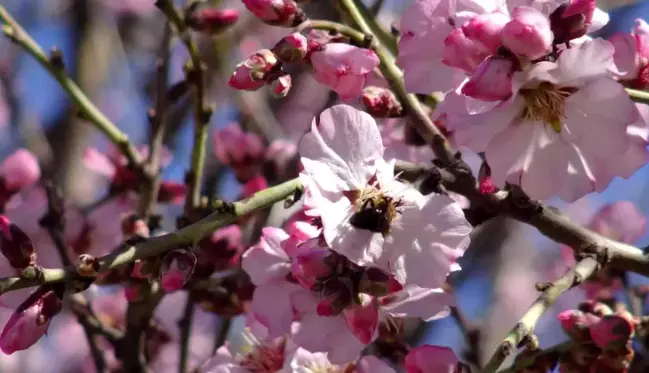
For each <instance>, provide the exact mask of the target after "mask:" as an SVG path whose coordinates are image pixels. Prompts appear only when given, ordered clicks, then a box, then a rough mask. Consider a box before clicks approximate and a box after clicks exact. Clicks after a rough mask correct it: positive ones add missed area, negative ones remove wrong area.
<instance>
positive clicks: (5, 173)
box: [0, 149, 41, 207]
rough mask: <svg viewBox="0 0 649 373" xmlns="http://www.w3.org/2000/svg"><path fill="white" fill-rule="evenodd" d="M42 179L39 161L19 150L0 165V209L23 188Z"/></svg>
mask: <svg viewBox="0 0 649 373" xmlns="http://www.w3.org/2000/svg"><path fill="white" fill-rule="evenodd" d="M40 177H41V169H40V167H39V165H38V160H37V159H36V157H34V155H33V154H32V153H30V152H29V151H28V150H26V149H18V150H16V151H15V152H14V153H13V154H11V155H10V156H8V157H7V158H5V160H4V161H2V164H0V207H1V206H4V205H5V204H6V203H7V201H8V200H9V198H11V196H13V195H14V194H15V193H17V192H18V191H20V190H21V189H23V188H26V187H28V186H31V185H32V184H34V183H36V182H37V181H38V179H40Z"/></svg>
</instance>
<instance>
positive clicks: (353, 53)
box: [311, 43, 379, 101]
mask: <svg viewBox="0 0 649 373" xmlns="http://www.w3.org/2000/svg"><path fill="white" fill-rule="evenodd" d="M311 64H312V65H313V68H314V72H315V79H316V80H317V81H318V82H320V83H321V84H324V85H326V86H327V87H329V88H331V89H332V90H334V91H336V93H338V94H339V95H340V98H341V99H342V100H344V101H351V100H353V99H354V98H356V97H357V96H358V95H359V94H360V93H361V90H362V89H363V87H364V86H365V78H366V76H367V74H369V73H370V72H371V71H372V69H374V68H375V67H377V66H378V65H379V58H378V57H377V56H376V54H375V53H374V52H373V51H371V50H369V49H363V48H358V47H355V46H353V45H349V44H344V43H329V44H326V45H324V46H322V48H321V49H318V50H316V51H314V52H313V53H312V54H311Z"/></svg>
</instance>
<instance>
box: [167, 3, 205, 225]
mask: <svg viewBox="0 0 649 373" xmlns="http://www.w3.org/2000/svg"><path fill="white" fill-rule="evenodd" d="M156 7H158V9H160V10H161V11H162V12H163V13H164V14H165V15H166V16H167V18H168V19H169V22H171V23H172V24H173V25H174V26H175V28H176V31H177V32H178V36H179V37H180V39H181V40H182V41H183V43H184V44H185V47H186V48H187V51H188V52H189V58H190V61H191V66H189V68H188V69H187V81H189V82H191V83H192V84H193V85H194V87H195V92H194V93H195V97H194V146H193V148H192V159H191V168H190V171H189V173H188V175H187V182H188V186H189V191H188V194H187V200H186V203H185V215H189V213H190V212H191V210H192V209H194V208H196V207H198V205H199V203H200V198H201V181H202V178H203V169H204V168H205V153H206V147H207V146H206V145H207V127H208V125H209V122H210V118H211V116H212V108H211V107H209V106H208V105H207V103H206V97H205V96H206V92H205V91H206V89H205V76H204V75H205V68H204V67H203V63H202V61H201V57H200V54H199V52H198V47H197V46H196V44H195V43H194V41H193V40H192V37H191V35H190V33H189V30H188V28H187V24H186V23H185V20H184V19H183V16H182V14H181V13H180V11H179V10H178V9H176V7H175V6H174V4H173V2H172V1H171V0H158V1H157V2H156Z"/></svg>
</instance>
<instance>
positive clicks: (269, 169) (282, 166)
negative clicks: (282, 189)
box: [264, 139, 298, 180]
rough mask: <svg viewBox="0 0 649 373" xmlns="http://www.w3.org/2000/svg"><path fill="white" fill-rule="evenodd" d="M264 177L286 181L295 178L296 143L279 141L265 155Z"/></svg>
mask: <svg viewBox="0 0 649 373" xmlns="http://www.w3.org/2000/svg"><path fill="white" fill-rule="evenodd" d="M264 161H265V162H264V175H266V177H267V178H268V179H270V180H285V179H288V178H291V177H295V176H297V174H298V170H297V163H298V157H297V145H295V143H294V142H291V141H288V140H285V139H277V140H275V141H273V142H272V143H271V144H270V145H269V146H268V148H267V149H266V153H265V154H264Z"/></svg>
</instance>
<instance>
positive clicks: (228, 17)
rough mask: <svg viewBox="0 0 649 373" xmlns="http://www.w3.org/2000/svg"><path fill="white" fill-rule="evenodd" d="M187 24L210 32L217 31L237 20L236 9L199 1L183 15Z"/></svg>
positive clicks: (237, 13)
mask: <svg viewBox="0 0 649 373" xmlns="http://www.w3.org/2000/svg"><path fill="white" fill-rule="evenodd" d="M185 19H186V22H187V26H189V27H191V28H192V29H194V30H197V31H203V32H207V33H210V34H216V33H219V32H221V31H223V30H225V29H227V28H228V27H230V26H232V25H234V24H235V23H236V22H237V20H239V11H238V10H236V9H216V8H212V7H210V6H207V5H205V4H204V3H201V2H195V3H193V4H192V5H191V6H190V8H189V9H188V11H187V13H186V16H185Z"/></svg>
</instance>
